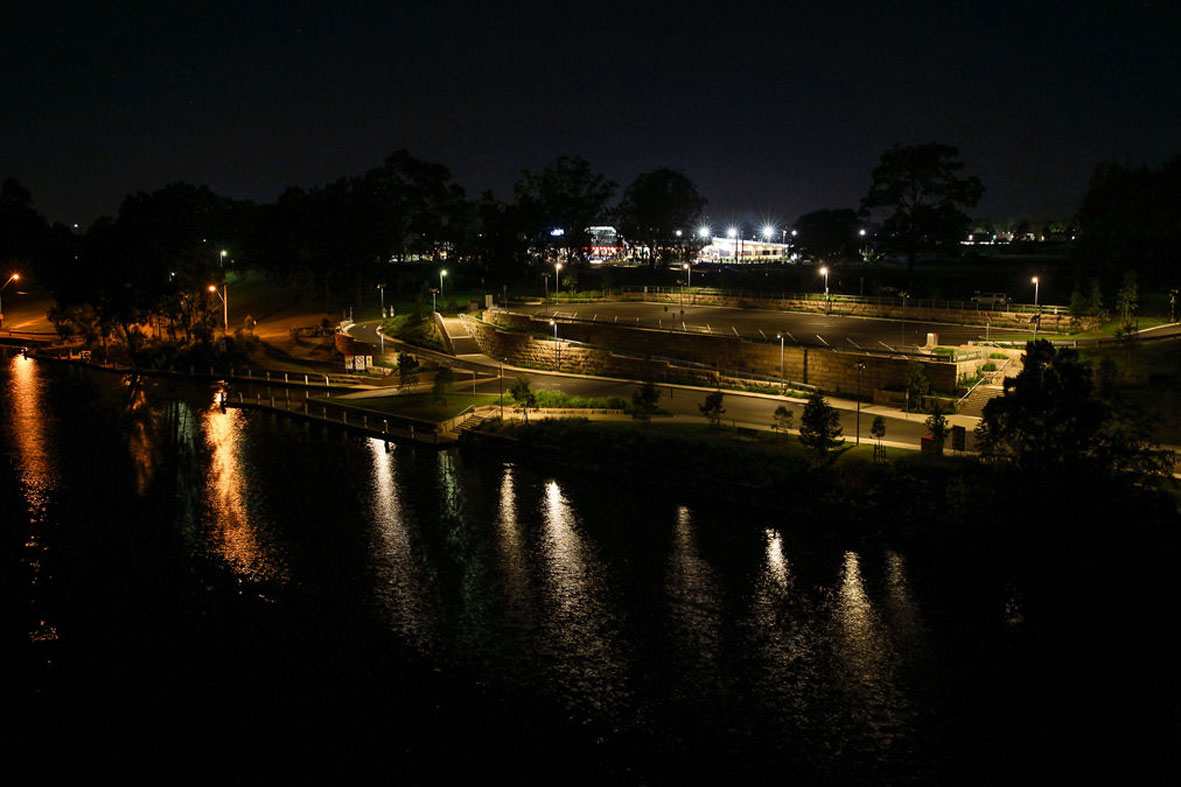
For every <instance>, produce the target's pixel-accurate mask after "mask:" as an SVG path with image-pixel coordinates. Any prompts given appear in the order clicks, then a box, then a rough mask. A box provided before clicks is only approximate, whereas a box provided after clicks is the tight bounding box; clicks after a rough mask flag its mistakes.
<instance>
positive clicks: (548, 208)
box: [513, 156, 616, 260]
mask: <svg viewBox="0 0 1181 787" xmlns="http://www.w3.org/2000/svg"><path fill="white" fill-rule="evenodd" d="M615 188H616V185H615V183H614V182H612V181H610V180H607V178H606V177H604V176H603V175H602V174H600V173H598V172H595V171H594V169H593V168H592V167H591V164H590V162H589V161H587V160H586V159H584V158H581V157H579V156H559V157H558V158H557V159H556V160H555V161H554V162H553V163H551V164H549V165H548V166H546V167H545V169H543V170H542V171H541V172H532V171H530V170H527V169H526V170H522V171H521V177H520V178H519V179H518V180H517V182H516V185H515V186H514V187H513V191H514V194H515V195H516V203H517V204H516V207H517V210H518V211H519V212H520V217H521V221H522V225H523V228H524V231H525V234H526V236H527V237H528V238H529V240H530V242H531V243H532V244H533V247H534V248H536V249H539V250H540V251H542V252H543V253H544V254H545V255H546V256H552V255H555V254H557V252H558V251H559V250H565V252H566V255H567V257H568V258H571V259H580V260H581V259H583V258H584V253H583V249H584V248H586V247H588V246H589V245H590V234H589V233H588V232H587V229H588V228H589V227H591V226H592V225H594V224H595V223H596V222H598V221H599V220H600V219H601V218H602V217H603V216H604V215H605V214H606V212H607V203H608V202H609V201H610V200H611V198H612V197H613V196H614V195H615ZM555 232H557V233H558V234H555Z"/></svg>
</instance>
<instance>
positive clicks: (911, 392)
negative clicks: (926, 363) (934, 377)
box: [906, 361, 931, 412]
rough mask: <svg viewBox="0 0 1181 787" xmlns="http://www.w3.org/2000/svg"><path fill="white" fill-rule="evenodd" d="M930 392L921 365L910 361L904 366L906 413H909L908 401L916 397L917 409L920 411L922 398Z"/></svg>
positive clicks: (929, 385)
mask: <svg viewBox="0 0 1181 787" xmlns="http://www.w3.org/2000/svg"><path fill="white" fill-rule="evenodd" d="M930 390H931V382H930V380H928V379H927V373H926V371H924V369H923V365H922V364H921V363H919V362H918V361H911V362H910V363H908V364H907V365H906V391H907V399H906V405H907V412H909V411H910V399H911V397H916V398H917V399H918V402H919V409H920V410H921V409H922V403H923V397H924V396H926V395H927V393H928V392H929V391H930Z"/></svg>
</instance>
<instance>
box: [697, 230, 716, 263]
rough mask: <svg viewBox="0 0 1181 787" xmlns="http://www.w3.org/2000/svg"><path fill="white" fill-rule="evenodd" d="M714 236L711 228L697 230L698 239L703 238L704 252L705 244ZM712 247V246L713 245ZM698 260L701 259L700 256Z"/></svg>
mask: <svg viewBox="0 0 1181 787" xmlns="http://www.w3.org/2000/svg"><path fill="white" fill-rule="evenodd" d="M712 236H713V230H711V229H710V228H709V227H705V226H702V227H698V228H697V237H699V238H701V243H702V249H703V250H704V248H705V243H706V242H708V241H709V240H710V238H711V237H712ZM710 245H711V246H712V245H713V244H712V243H711V244H710ZM698 258H699V259H700V255H698Z"/></svg>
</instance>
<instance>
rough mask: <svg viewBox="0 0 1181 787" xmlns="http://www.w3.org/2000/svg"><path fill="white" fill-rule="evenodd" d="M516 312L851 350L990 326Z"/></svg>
mask: <svg viewBox="0 0 1181 787" xmlns="http://www.w3.org/2000/svg"><path fill="white" fill-rule="evenodd" d="M512 311H514V312H520V313H528V314H536V315H541V316H546V317H549V316H552V315H554V314H555V313H556V314H558V315H559V316H561V317H576V318H577V319H580V320H595V321H598V322H618V323H627V324H629V325H642V326H645V327H650V328H658V327H663V328H678V329H680V328H682V324H683V327H684V328H685V329H687V330H692V331H702V332H705V331H709V332H712V333H721V334H727V335H733V334H734V333H735V332H737V333H738V334H739V335H741V336H745V337H750V338H755V339H759V338H764V337H766V338H770V339H774V338H775V336H776V334H778V333H781V332H786V334H787V337H786V341H787V343H788V344H789V345H791V344H801V345H809V346H824V344H825V343H827V344H828V345H830V346H833V347H843V348H845V349H849V348H853V347H863V348H865V349H872V350H883V349H885V348H884V347H883V346H882V344H887V345H889V346H890V347H896V346H899V345H908V346H909V345H919V346H921V345H924V344H926V342H927V333H928V332H933V333H937V334H938V335H939V343H940V344H942V345H957V344H966V343H967V342H968V341H970V340H972V339H983V338H984V335H985V329H984V327H983V326H979V325H967V326H966V325H948V324H946V323H932V322H914V321H911V320H905V321H904V320H885V319H875V318H869V317H850V316H843V315H833V316H825V315H823V314H800V313H794V312H780V311H773V310H770V309H734V308H727V307H721V306H686V307H685V311H684V315H683V317H682V315H681V313H680V306H679V304H656V303H636V302H626V303H582V304H568V305H555V304H542V305H537V306H514V307H513V308H512ZM821 337H823V340H822V339H821Z"/></svg>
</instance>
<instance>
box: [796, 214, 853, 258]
mask: <svg viewBox="0 0 1181 787" xmlns="http://www.w3.org/2000/svg"><path fill="white" fill-rule="evenodd" d="M861 224H862V221H861V219H859V218H858V217H857V212H856V211H854V210H853V209H852V208H830V209H825V210H814V211H812V212H811V213H805V214H804V215H803V216H800V217H799V218H798V219H797V220H796V223H795V229H796V232H798V233H799V236H798V238H799V244H800V245H801V246H802V247H803V248H804V250H805V251H807V252H808V253H809V254H813V255H818V256H821V257H841V256H851V255H852V254H853V250H855V249H856V248H857V242H858V240H859V238H860V236H859V235H858V234H857V233H858V230H860V229H861Z"/></svg>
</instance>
